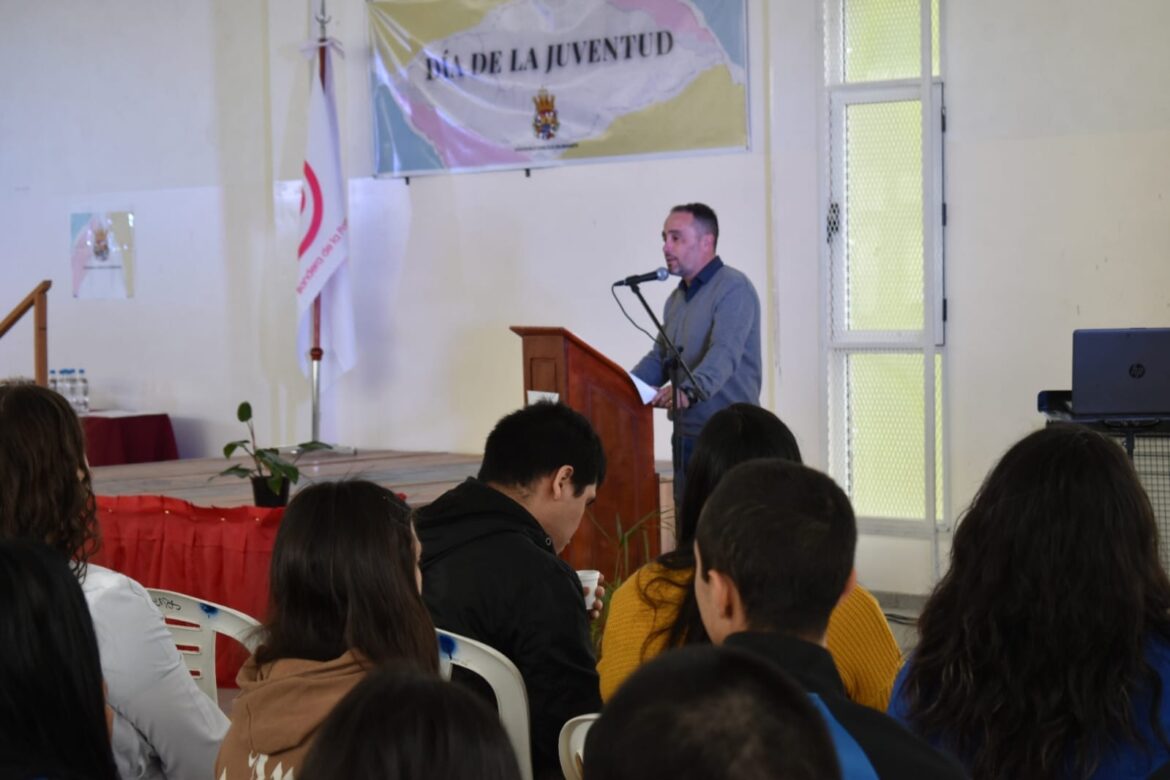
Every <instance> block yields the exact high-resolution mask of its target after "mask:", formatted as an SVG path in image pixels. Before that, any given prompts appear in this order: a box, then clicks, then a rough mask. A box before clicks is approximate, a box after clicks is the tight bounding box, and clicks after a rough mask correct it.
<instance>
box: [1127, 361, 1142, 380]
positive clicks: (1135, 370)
mask: <svg viewBox="0 0 1170 780" xmlns="http://www.w3.org/2000/svg"><path fill="white" fill-rule="evenodd" d="M1129 375H1130V376H1131V377H1133V378H1134V379H1141V378H1142V377H1143V376H1145V375H1146V367H1145V366H1143V365H1142V364H1141V363H1134V364H1133V365H1132V366H1130V367H1129Z"/></svg>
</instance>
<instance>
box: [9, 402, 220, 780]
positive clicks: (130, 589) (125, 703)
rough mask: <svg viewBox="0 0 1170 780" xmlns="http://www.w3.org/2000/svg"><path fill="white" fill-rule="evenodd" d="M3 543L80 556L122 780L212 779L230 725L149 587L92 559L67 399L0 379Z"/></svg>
mask: <svg viewBox="0 0 1170 780" xmlns="http://www.w3.org/2000/svg"><path fill="white" fill-rule="evenodd" d="M0 538H17V539H31V540H35V541H42V542H47V543H48V544H49V546H51V547H53V548H55V549H57V550H60V551H61V552H63V553H65V554H66V555H68V556H69V557H70V558H72V560H73V570H74V573H75V574H76V575H77V577H78V579H79V580H80V581H81V586H82V590H83V592H84V593H85V599H86V602H87V603H88V604H89V610H90V615H91V616H92V617H93V623H94V630H95V632H96V633H97V640H98V650H99V652H100V654H101V666H102V675H103V676H104V678H105V681H106V685H107V688H108V691H109V692H108V702H109V705H110V708H111V709H112V710H113V712H114V718H113V726H112V743H113V750H114V759H115V762H116V763H117V766H118V773H119V774H120V775H121V776H122V778H123V779H124V780H133V779H136V778H169V780H188V779H190V780H196V779H198V780H205V778H208V777H211V774H212V771H213V768H214V766H215V756H216V753H217V752H218V751H219V744H220V742H221V741H222V740H223V736H224V734H225V733H226V732H227V727H228V720H227V718H226V717H225V716H224V714H223V713H222V712H221V711H220V709H219V707H218V706H216V704H215V702H213V701H211V700H210V699H209V698H208V697H207V696H205V695H203V693H201V692H200V691H199V689H198V688H197V687H196V686H195V683H194V681H193V680H192V679H191V676H190V674H189V673H188V672H187V669H186V668H185V667H184V665H183V662H182V659H181V658H180V657H179V653H178V650H176V648H175V644H174V641H173V640H172V639H171V636H170V633H169V632H168V631H167V629H166V625H165V624H164V622H163V618H162V615H161V614H160V613H159V611H158V609H157V608H156V607H155V606H154V604H153V603H152V602H151V600H150V597H149V596H148V595H147V593H146V590H145V589H144V588H143V587H142V586H141V585H139V584H138V583H137V582H135V581H134V580H132V579H130V578H129V577H126V576H124V575H122V574H119V573H117V572H114V571H111V570H109V569H106V568H103V567H101V566H97V565H96V564H91V563H88V561H89V558H90V557H91V556H92V555H93V554H94V553H95V552H96V550H97V548H98V544H99V528H98V522H97V511H96V502H95V500H94V495H93V489H92V487H91V484H90V474H89V466H88V464H87V463H86V461H85V437H84V434H83V433H82V430H81V425H80V422H79V421H78V419H77V415H76V414H75V413H74V412H73V409H72V408H71V407H70V406H69V403H68V402H67V401H66V400H65V399H64V398H62V397H61V396H60V395H58V394H57V393H55V392H53V391H51V390H48V389H45V388H42V387H38V386H37V385H34V384H31V383H28V382H4V383H0Z"/></svg>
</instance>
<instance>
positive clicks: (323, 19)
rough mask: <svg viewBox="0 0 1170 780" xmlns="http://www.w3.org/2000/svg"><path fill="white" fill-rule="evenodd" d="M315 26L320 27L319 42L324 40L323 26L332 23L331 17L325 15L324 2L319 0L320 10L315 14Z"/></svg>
mask: <svg viewBox="0 0 1170 780" xmlns="http://www.w3.org/2000/svg"><path fill="white" fill-rule="evenodd" d="M315 18H316V19H317V24H319V25H320V26H321V40H325V37H326V36H325V26H326V25H327V24H329V23H330V22H331V21H333V17H332V16H326V15H325V0H321V10H320V11H319V12H318V13H317V15H316V17H315Z"/></svg>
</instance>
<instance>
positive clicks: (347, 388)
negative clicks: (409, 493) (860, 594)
mask: <svg viewBox="0 0 1170 780" xmlns="http://www.w3.org/2000/svg"><path fill="white" fill-rule="evenodd" d="M9 5H12V4H9ZM307 5H308V4H302V3H288V2H281V3H275V2H250V3H240V2H235V1H233V0H218V2H205V3H188V4H157V3H147V2H144V1H143V0H107V2H104V3H102V4H100V8H99V7H98V6H97V5H94V6H93V7H92V8H91V7H90V6H89V5H86V4H79V3H67V2H64V0H49V1H47V2H41V3H26V4H20V5H16V6H13V7H12V8H8V7H7V6H6V14H7V17H6V23H5V25H3V26H0V72H3V73H6V74H9V75H8V76H6V77H5V79H4V80H3V81H0V85H2V86H0V90H2V92H0V98H2V99H3V105H4V110H3V111H2V112H0V234H2V235H3V236H4V238H5V242H4V243H5V249H6V251H5V252H4V253H3V255H2V257H3V259H2V260H0V310H4V311H7V309H8V307H9V306H11V305H13V304H14V303H15V302H16V301H17V300H19V299H20V298H21V297H23V295H24V294H25V293H26V292H27V291H28V290H29V289H31V288H32V287H33V286H34V285H35V284H36V282H37V281H39V280H40V279H42V278H51V279H52V280H53V282H54V289H53V291H52V293H50V329H51V332H50V361H51V363H52V364H53V365H54V366H58V367H60V366H64V365H77V364H81V365H84V366H85V368H87V370H88V373H89V374H90V375H91V382H92V384H93V387H94V390H93V394H94V400H95V402H96V403H97V404H99V405H105V406H118V407H124V408H125V407H128V408H137V409H147V408H152V409H161V410H165V411H168V412H170V413H171V414H172V415H173V416H174V417H175V420H176V428H177V433H178V435H179V440H180V450H181V452H182V454H183V455H184V456H200V455H208V454H212V453H214V452H215V451H216V450H217V449H218V446H219V445H220V444H221V443H222V442H223V441H226V440H228V439H230V438H235V437H236V435H237V433H238V432H237V430H236V423H234V408H235V405H236V403H237V402H238V401H239V400H242V399H245V398H248V399H250V400H252V401H253V403H254V404H255V406H256V407H257V411H258V421H259V428H260V433H261V434H262V435H263V436H265V437H267V438H268V439H269V440H271V441H273V442H277V443H290V442H293V441H297V440H300V439H304V438H306V437H307V436H308V434H309V420H308V417H309V406H308V385H307V382H306V380H304V379H303V378H302V377H301V375H300V373H299V370H298V368H297V362H296V357H295V354H294V349H295V348H294V331H295V324H294V316H295V313H294V302H293V296H292V292H291V290H292V284H293V271H294V263H293V259H292V258H293V256H294V251H295V242H296V240H297V225H296V207H297V204H298V198H299V194H298V191H297V188H296V181H297V179H298V176H299V173H298V172H299V167H300V160H301V154H302V149H303V145H304V132H305V130H304V114H305V103H306V99H307V85H308V78H309V75H308V68H309V66H308V64H307V62H306V61H305V60H304V59H303V58H302V57H301V54H300V52H299V45H300V43H301V42H302V41H303V40H304V39H306V38H308V37H309V36H310V34H315V29H316V28H315V26H311V25H310V19H309V11H308V8H307ZM749 5H750V11H751V39H750V51H751V76H752V80H753V81H752V95H751V96H752V109H753V110H752V137H753V149H752V151H751V152H749V153H743V154H721V155H710V156H699V157H690V158H680V159H673V160H657V161H640V162H631V163H611V164H602V165H588V166H579V167H570V168H563V169H559V170H548V171H534V172H533V174H532V177H531V178H525V176H524V175H523V173H520V172H516V173H491V174H477V175H463V176H442V177H429V178H414V179H412V180H411V183H410V185H409V186H407V185H406V184H405V183H404V182H402V181H397V180H386V181H375V180H372V179H370V178H368V177H367V175H366V174H367V172H368V171H369V170H370V169H371V165H372V164H371V159H370V158H371V154H370V149H371V140H370V135H369V109H368V86H367V81H366V70H365V63H366V61H367V57H368V53H369V52H368V43H367V41H366V37H365V27H364V24H365V17H364V14H365V10H364V3H362V2H361V0H331V2H330V3H329V11H330V14H331V15H332V16H333V19H334V21H333V24H332V25H331V33H332V34H333V35H336V36H337V37H339V38H341V39H342V41H343V42H344V44H345V46H346V50H347V53H348V59H347V61H346V62H345V63H344V65H343V66H342V68H341V69H340V72H339V84H338V86H339V92H340V101H341V111H342V127H343V133H344V136H345V147H346V148H345V150H344V157H345V163H346V166H347V169H348V171H349V173H350V177H351V178H350V198H351V224H352V230H353V238H352V247H351V250H352V253H353V258H354V260H353V273H354V277H355V290H356V305H357V308H358V319H359V329H360V332H361V333H362V339H361V344H360V363H359V365H358V367H357V368H356V369H355V370H354V371H353V372H351V373H350V374H348V375H346V376H345V377H344V378H343V379H342V380H341V382H340V383H339V384H338V386H337V387H336V388H335V389H334V390H333V391H332V392H330V393H329V394H327V396H326V403H325V408H326V416H325V425H324V429H325V433H326V435H327V436H328V437H329V438H333V439H335V440H338V441H342V442H347V443H352V444H356V445H358V446H362V447H390V448H402V449H431V450H455V451H463V452H475V451H479V449H480V448H481V446H482V440H483V438H484V436H485V435H486V433H487V431H488V430H489V429H490V427H491V425H492V423H493V422H494V421H495V420H496V419H497V418H498V417H499V416H500V415H501V414H503V413H504V412H506V411H508V410H510V409H511V408H513V407H515V406H517V405H519V404H520V403H521V401H522V395H521V379H520V372H519V355H520V349H519V340H518V338H517V337H515V336H514V335H513V334H511V333H509V332H508V330H507V326H508V325H511V324H528V325H544V324H559V325H565V326H566V327H569V328H570V329H572V330H574V331H576V332H577V333H578V334H579V335H580V336H581V337H582V338H584V339H585V340H587V341H589V342H590V343H592V344H593V345H595V346H596V347H598V348H599V349H601V350H603V351H605V352H607V353H608V354H610V355H611V356H612V357H613V358H614V359H615V360H617V361H618V362H620V363H624V364H630V363H632V362H634V361H635V360H636V358H637V357H638V356H639V355H640V354H641V353H642V352H643V351H644V349H645V348H646V346H647V343H646V342H645V341H644V340H643V337H641V336H640V335H639V334H637V332H636V331H634V330H633V329H632V328H631V327H630V326H629V325H628V324H627V323H626V322H625V320H624V318H622V316H621V314H620V312H619V311H618V310H617V308H616V306H615V305H614V303H613V300H612V298H610V296H609V292H608V287H609V284H610V282H612V281H613V280H614V279H617V278H619V277H621V276H624V275H626V274H628V273H632V272H635V271H641V270H647V269H650V268H653V267H655V266H657V265H659V264H660V262H661V260H660V257H661V256H660V250H659V247H660V244H659V240H658V232H659V230H660V226H661V222H662V219H663V217H664V216H665V213H666V211H667V209H668V208H669V207H670V206H671V205H673V204H674V203H678V202H683V201H688V200H704V201H707V202H709V203H710V204H712V205H713V206H714V207H715V208H716V209H717V210H718V212H719V214H720V218H721V222H722V223H723V236H722V240H721V246H720V249H721V252H722V254H723V256H724V257H725V258H726V259H727V260H728V262H730V263H732V264H733V265H736V266H737V267H740V268H742V269H743V270H745V271H746V272H747V273H748V274H749V276H751V278H752V279H753V281H754V282H755V284H756V286H757V289H758V290H759V291H760V293H761V298H762V299H764V300H765V301H766V303H767V307H766V308H767V311H766V317H767V321H766V323H765V331H766V335H765V347H764V348H765V353H766V354H767V355H769V356H770V357H771V359H770V361H769V362H770V364H771V367H770V370H769V371H768V373H767V375H766V376H765V389H764V402H765V404H766V405H768V406H770V407H771V408H773V409H775V410H776V411H777V412H778V413H779V414H780V415H781V416H782V417H784V418H785V420H786V421H788V422H789V424H790V425H791V426H792V427H793V429H794V430H795V432H796V433H797V436H798V438H799V439H800V443H801V446H802V448H803V449H804V451H805V453H806V456H807V459H808V460H809V461H810V462H811V463H813V464H820V465H823V464H824V462H825V457H826V455H825V452H824V446H823V441H822V433H821V428H822V426H821V423H820V414H821V404H822V399H823V397H824V382H823V380H822V378H821V373H822V371H821V362H820V357H819V354H820V353H819V349H820V345H819V338H820V336H819V322H820V321H819V314H818V301H819V296H820V291H821V284H822V282H821V276H820V273H819V261H820V241H821V237H822V229H821V225H820V221H819V217H818V214H819V212H820V203H821V201H822V200H823V198H822V192H821V188H820V187H821V185H820V182H819V174H818V170H819V169H818V166H819V159H820V158H819V154H820V150H821V133H822V132H823V127H822V126H821V122H822V120H823V108H822V102H821V101H822V100H823V92H822V90H821V86H820V85H821V79H822V73H823V65H822V56H821V51H820V46H821V37H820V36H821V31H820V26H819V14H818V4H817V3H815V2H808V0H770V1H769V2H767V3H765V2H764V0H750V3H749ZM294 6H295V7H296V10H295V11H290V8H292V7H294ZM948 11H949V13H948V16H947V17H946V18H945V20H944V22H945V24H944V33H943V34H944V42H945V47H946V51H947V62H946V83H947V103H948V108H949V117H950V124H949V130H950V132H949V133H948V135H947V198H948V201H949V204H950V213H951V224H950V228H949V231H948V235H947V252H948V280H947V284H948V295H949V299H950V314H951V321H950V323H949V325H948V352H947V361H948V363H947V375H946V381H947V384H948V387H949V396H948V399H947V405H948V414H949V421H950V435H951V436H950V442H949V449H948V455H949V458H950V464H951V470H952V473H951V481H950V482H951V487H952V495H951V501H950V504H951V507H952V510H954V509H957V508H961V507H962V506H963V505H965V504H966V503H967V501H969V499H970V497H971V495H972V493H973V492H974V489H975V488H976V487H977V485H978V483H979V481H980V480H981V479H982V476H983V474H984V473H985V472H986V470H987V468H988V467H989V466H990V465H991V463H992V462H993V461H994V459H995V458H996V457H997V455H998V454H999V453H1000V452H1002V450H1003V449H1004V448H1005V447H1006V446H1008V445H1009V444H1010V443H1011V442H1012V441H1013V440H1014V439H1016V438H1018V437H1019V436H1020V435H1022V434H1023V433H1024V432H1026V431H1027V430H1028V429H1030V428H1032V427H1034V426H1036V425H1038V424H1039V423H1040V419H1039V417H1038V416H1037V415H1036V414H1035V413H1034V411H1033V409H1034V398H1035V392H1036V391H1037V390H1040V389H1044V388H1064V387H1068V385H1069V349H1070V348H1069V344H1070V340H1071V336H1070V333H1071V330H1072V329H1073V328H1074V327H1087V326H1096V325H1143V324H1145V325H1153V324H1163V325H1164V324H1167V321H1168V320H1170V308H1168V307H1170V297H1168V295H1170V294H1168V293H1167V289H1170V287H1168V284H1167V283H1168V282H1170V262H1168V261H1167V252H1168V249H1167V247H1168V246H1170V219H1168V217H1170V213H1168V211H1170V206H1168V205H1167V201H1166V199H1165V198H1164V195H1165V193H1166V185H1165V182H1167V181H1168V180H1170V177H1168V175H1167V174H1168V173H1170V170H1168V169H1170V155H1167V154H1166V151H1165V150H1166V149H1167V148H1170V143H1168V142H1170V95H1167V93H1166V90H1165V88H1164V82H1165V74H1166V73H1167V72H1170V53H1168V52H1167V50H1166V48H1165V46H1164V45H1162V43H1161V41H1160V40H1159V35H1160V31H1162V30H1165V29H1167V26H1168V23H1170V6H1167V5H1166V4H1164V3H1163V2H1161V0H1129V1H1128V2H1124V3H1120V4H1113V5H1102V4H1097V3H1093V2H1089V0H1065V1H1064V2H1059V3H1058V2H1056V0H1047V1H1046V2H1035V3H1030V4H1023V5H1022V6H1021V5H1020V4H1016V3H1009V2H1005V1H1004V0H988V1H987V2H981V3H969V2H961V1H960V0H955V1H954V2H951V3H950V4H949V5H948ZM13 74H16V75H13ZM100 209H113V210H131V211H133V212H134V213H135V215H136V242H137V280H138V281H137V285H136V287H137V289H136V297H135V298H134V299H133V300H131V301H128V302H115V301H76V300H73V299H72V298H71V297H70V280H69V277H68V273H67V267H68V262H67V260H68V257H69V230H68V224H69V222H68V220H69V214H70V213H71V212H74V211H90V210H100ZM650 287H652V286H648V287H647V288H646V289H647V290H649V289H650ZM667 291H668V286H667V285H661V286H659V287H657V288H656V289H654V290H653V291H652V293H651V295H650V296H649V297H650V298H651V302H652V304H653V305H655V306H660V305H661V302H662V300H663V299H664V298H665V295H666V293H667ZM623 300H626V301H627V303H628V304H633V301H630V300H628V298H624V299H623ZM31 340H32V339H31V321H27V322H24V323H22V324H21V325H19V326H18V327H17V329H16V331H14V332H13V333H12V334H10V335H9V336H8V337H6V338H5V339H3V340H2V341H0V374H13V373H29V372H31V368H32V357H31ZM662 422H663V423H664V422H665V421H662ZM660 429H661V431H660V433H661V434H662V435H660V436H659V438H658V444H659V455H660V457H666V456H667V452H668V450H667V447H666V435H665V434H666V426H665V424H663V425H661V426H660ZM858 561H859V568H860V571H861V576H862V579H863V581H865V582H866V584H868V585H869V586H870V587H873V588H876V589H881V590H899V591H918V592H921V591H924V590H925V589H926V588H927V587H929V584H930V579H931V572H930V566H929V553H928V550H927V548H926V547H925V546H924V545H923V544H922V543H920V542H912V541H905V540H886V539H873V538H866V539H863V541H862V545H861V548H860V551H859V558H858Z"/></svg>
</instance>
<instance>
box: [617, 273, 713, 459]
mask: <svg viewBox="0 0 1170 780" xmlns="http://www.w3.org/2000/svg"><path fill="white" fill-rule="evenodd" d="M626 286H627V287H629V288H630V289H631V290H632V291H633V293H634V295H636V296H638V300H639V301H640V302H641V303H642V308H643V309H645V310H646V313H647V314H649V315H650V321H651V322H653V323H654V328H655V330H657V331H658V335H659V336H660V337H661V338H662V343H663V344H664V345H665V347H666V354H667V356H668V357H667V366H668V370H669V372H670V393H671V397H672V401H673V403H671V409H670V411H671V414H670V420H671V423H672V426H671V437H670V443H671V450H672V455H673V456H674V457H673V461H674V464H673V465H674V467H675V468H676V469H680V468H682V436H681V435H680V434H679V430H678V429H679V419H680V415H681V414H682V412H683V409H682V408H680V407H679V405H678V397H679V395H680V394H681V391H680V390H679V387H678V383H679V380H680V379H681V378H682V375H681V373H680V369H681V370H682V371H685V372H686V375H687V378H688V379H690V380H691V387H693V388H694V389H695V396H696V397H697V398H698V399H699V400H700V401H706V400H707V394H706V393H705V392H703V388H701V387H699V383H698V382H696V381H695V375H694V374H692V373H691V368H690V366H688V365H687V364H686V361H685V360H683V358H682V350H681V349H679V348H678V347H676V346H675V344H674V342H673V341H671V340H670V336H667V335H666V330H665V329H664V328H663V327H662V323H661V322H659V321H658V318H657V317H656V316H654V310H653V309H651V308H650V304H648V303H646V299H645V298H644V297H642V291H641V290H640V289H638V283H637V282H630V283H628V284H627V285H626Z"/></svg>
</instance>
